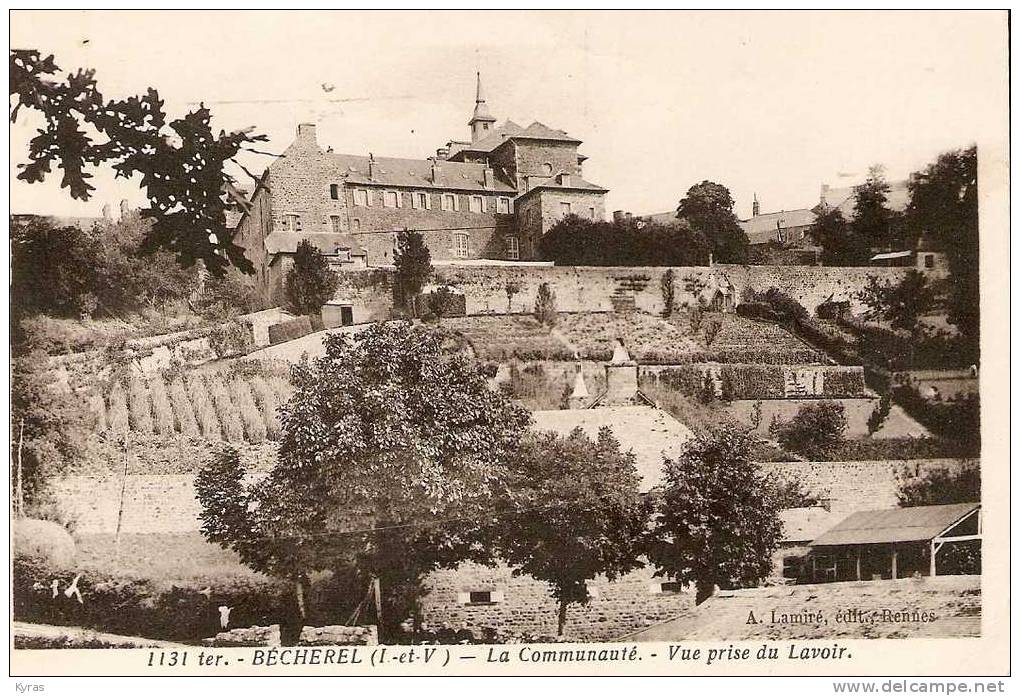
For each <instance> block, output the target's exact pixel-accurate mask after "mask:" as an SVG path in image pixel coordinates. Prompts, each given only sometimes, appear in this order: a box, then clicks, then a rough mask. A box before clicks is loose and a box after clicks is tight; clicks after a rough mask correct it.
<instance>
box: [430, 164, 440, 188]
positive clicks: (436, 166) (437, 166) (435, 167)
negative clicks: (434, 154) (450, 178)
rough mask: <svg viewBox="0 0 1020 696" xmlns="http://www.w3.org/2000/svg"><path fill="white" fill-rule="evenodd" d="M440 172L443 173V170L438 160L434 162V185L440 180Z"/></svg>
mask: <svg viewBox="0 0 1020 696" xmlns="http://www.w3.org/2000/svg"><path fill="white" fill-rule="evenodd" d="M440 171H442V168H441V167H440V166H439V162H438V161H437V160H432V183H433V184H434V183H436V181H438V180H439V172H440Z"/></svg>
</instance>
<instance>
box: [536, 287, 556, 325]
mask: <svg viewBox="0 0 1020 696" xmlns="http://www.w3.org/2000/svg"><path fill="white" fill-rule="evenodd" d="M557 317H558V315H557V312H556V293H555V292H553V289H552V288H551V287H550V286H549V283H542V284H541V285H539V286H538V294H537V296H536V297H535V319H537V320H538V323H539V324H542V325H543V326H550V327H551V326H555V325H556V320H557Z"/></svg>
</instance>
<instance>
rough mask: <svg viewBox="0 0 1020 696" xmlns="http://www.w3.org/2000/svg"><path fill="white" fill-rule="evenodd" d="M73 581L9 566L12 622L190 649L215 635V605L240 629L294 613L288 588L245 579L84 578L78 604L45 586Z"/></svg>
mask: <svg viewBox="0 0 1020 696" xmlns="http://www.w3.org/2000/svg"><path fill="white" fill-rule="evenodd" d="M75 574H76V573H75V572H74V571H68V570H62V569H59V568H53V567H50V566H49V565H47V564H43V563H31V562H26V561H21V560H16V561H15V563H14V568H13V575H12V583H11V584H12V594H13V603H14V618H15V620H16V621H29V622H33V623H45V624H52V625H58V626H81V627H84V628H89V629H93V630H96V631H103V632H109V633H120V634H127V635H138V636H141V637H145V638H153V639H158V640H169V641H187V642H192V643H197V642H198V641H200V640H201V639H202V638H207V637H210V636H213V635H215V634H216V633H217V632H218V631H219V630H220V628H219V615H218V612H217V607H218V606H219V605H221V604H225V605H227V606H230V607H231V614H230V619H231V622H232V623H234V624H235V625H241V626H251V625H263V626H265V625H269V624H273V623H285V622H289V621H291V620H292V619H291V612H293V611H294V609H293V603H292V602H291V600H290V598H289V597H290V591H289V588H287V587H285V586H283V585H282V584H281V583H279V582H276V581H271V580H262V579H257V578H252V577H245V576H241V577H227V578H222V577H216V578H197V579H194V580H174V582H172V583H169V582H162V581H157V580H151V579H148V578H140V577H134V576H127V575H112V574H110V573H102V572H97V571H90V572H88V573H84V574H83V575H82V577H81V578H80V579H79V581H78V587H79V589H80V590H81V593H82V595H83V596H84V597H85V598H86V600H85V603H84V604H79V603H78V602H77V601H76V600H75V599H73V598H67V597H65V596H64V594H63V593H62V592H61V593H60V594H58V595H57V597H52V593H51V591H50V582H51V581H52V580H54V579H56V580H58V581H59V583H60V587H61V588H63V587H66V586H67V585H68V584H70V582H71V579H72V578H73V576H74V575H75ZM203 590H205V591H206V592H203ZM285 593H286V594H285Z"/></svg>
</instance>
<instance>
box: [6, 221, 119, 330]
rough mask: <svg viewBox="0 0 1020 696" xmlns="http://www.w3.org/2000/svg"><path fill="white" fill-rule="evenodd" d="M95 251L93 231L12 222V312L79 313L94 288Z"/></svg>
mask: <svg viewBox="0 0 1020 696" xmlns="http://www.w3.org/2000/svg"><path fill="white" fill-rule="evenodd" d="M99 253H100V249H99V248H98V246H97V245H96V244H95V243H94V242H93V238H92V235H91V234H89V233H88V232H85V231H83V230H80V229H78V228H77V227H56V226H54V225H53V224H51V223H50V222H49V221H48V220H31V221H30V222H28V223H20V224H15V223H14V222H13V221H12V223H11V298H12V300H13V301H12V304H11V310H12V314H13V315H15V316H24V315H27V314H34V313H39V312H41V313H47V314H57V315H63V316H76V315H78V314H79V313H80V312H81V311H82V310H83V309H84V307H83V304H84V301H85V296H86V295H87V294H89V293H90V292H92V290H93V289H94V288H95V287H96V268H97V266H98V265H99V264H98V261H99Z"/></svg>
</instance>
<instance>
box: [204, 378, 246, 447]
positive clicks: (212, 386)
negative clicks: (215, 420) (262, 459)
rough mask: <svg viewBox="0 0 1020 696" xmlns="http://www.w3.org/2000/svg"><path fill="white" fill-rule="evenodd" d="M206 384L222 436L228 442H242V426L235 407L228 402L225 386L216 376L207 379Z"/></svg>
mask: <svg viewBox="0 0 1020 696" xmlns="http://www.w3.org/2000/svg"><path fill="white" fill-rule="evenodd" d="M206 383H207V384H208V385H209V393H210V394H211V395H212V402H213V406H214V407H215V409H216V415H217V416H218V417H219V421H220V426H221V427H222V428H223V436H224V437H225V438H226V440H227V441H228V442H243V441H244V426H243V425H241V416H240V415H239V414H238V409H237V406H236V405H235V404H234V403H233V402H232V401H231V400H230V392H229V391H228V390H227V385H225V384H224V383H223V380H222V379H220V378H219V377H218V376H217V377H212V378H210V379H208V380H207V382H206Z"/></svg>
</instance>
